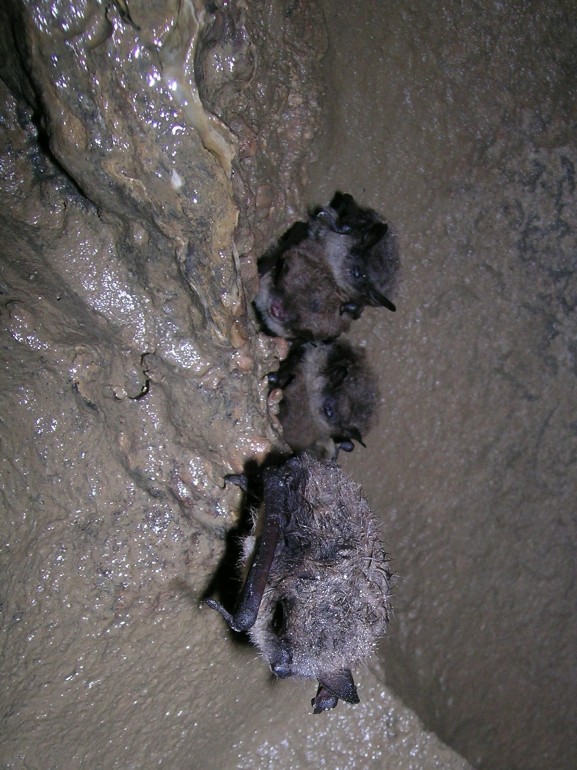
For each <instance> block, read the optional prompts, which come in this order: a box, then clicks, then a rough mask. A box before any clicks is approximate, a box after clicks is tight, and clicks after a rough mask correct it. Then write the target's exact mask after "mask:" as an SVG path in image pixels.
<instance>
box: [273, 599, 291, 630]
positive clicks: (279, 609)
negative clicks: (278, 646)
mask: <svg viewBox="0 0 577 770" xmlns="http://www.w3.org/2000/svg"><path fill="white" fill-rule="evenodd" d="M286 622H287V618H286V608H285V606H284V603H283V601H282V600H279V601H278V602H277V603H276V604H275V607H274V610H273V613H272V621H271V627H272V630H273V632H274V633H275V634H276V636H282V634H284V632H285V631H286Z"/></svg>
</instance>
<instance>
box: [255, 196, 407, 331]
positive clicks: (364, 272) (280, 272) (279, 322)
mask: <svg viewBox="0 0 577 770" xmlns="http://www.w3.org/2000/svg"><path fill="white" fill-rule="evenodd" d="M398 269H399V256H398V250H397V243H396V238H395V237H394V235H393V233H392V232H391V231H390V229H389V227H388V225H387V223H386V222H385V221H384V220H383V219H382V218H381V217H380V216H379V215H378V214H377V213H376V212H375V211H373V210H372V209H369V208H362V207H360V206H358V204H357V203H356V202H355V200H354V198H353V197H352V196H351V195H348V194H343V193H339V192H338V193H336V194H335V195H334V197H333V199H332V201H331V203H330V205H329V206H326V207H324V208H320V209H318V210H317V211H316V212H315V213H314V214H312V215H311V216H310V217H309V219H308V222H297V223H296V224H295V225H293V227H292V228H290V230H289V231H288V232H287V233H286V234H285V237H284V238H282V239H281V240H280V241H279V243H278V244H277V246H276V247H275V248H274V249H273V250H272V251H271V252H269V253H268V254H267V255H265V256H264V257H263V258H261V260H259V273H260V284H259V291H258V294H257V296H256V297H255V299H254V306H255V308H256V310H257V313H258V314H259V316H260V318H261V320H262V322H263V324H264V326H265V327H266V329H267V330H268V331H269V332H271V333H272V334H276V335H278V336H280V337H286V338H288V339H300V340H331V339H334V338H335V337H337V336H338V335H339V334H342V333H343V332H346V331H347V330H348V328H349V326H350V324H351V322H352V321H353V320H354V319H357V318H359V317H360V315H361V313H362V311H363V307H364V306H365V305H373V306H380V307H386V308H388V309H389V310H395V306H394V304H393V303H392V301H391V300H390V296H391V294H392V293H393V291H394V289H395V284H396V279H397V273H398Z"/></svg>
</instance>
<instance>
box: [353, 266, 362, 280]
mask: <svg viewBox="0 0 577 770" xmlns="http://www.w3.org/2000/svg"><path fill="white" fill-rule="evenodd" d="M351 275H352V276H353V278H356V279H357V280H358V279H359V278H362V276H363V271H362V270H361V268H360V267H359V266H358V265H355V266H354V267H352V268H351Z"/></svg>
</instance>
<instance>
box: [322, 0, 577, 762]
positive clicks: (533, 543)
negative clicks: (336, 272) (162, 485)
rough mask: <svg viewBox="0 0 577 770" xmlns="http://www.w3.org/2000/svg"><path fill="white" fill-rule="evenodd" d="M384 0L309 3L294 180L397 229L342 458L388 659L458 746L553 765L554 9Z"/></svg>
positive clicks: (559, 249) (568, 390) (560, 562)
mask: <svg viewBox="0 0 577 770" xmlns="http://www.w3.org/2000/svg"><path fill="white" fill-rule="evenodd" d="M384 5H385V6H386V9H387V12H386V13H384V10H383V4H381V3H377V2H373V1H371V0H369V1H367V2H354V3H352V4H349V5H348V6H347V9H346V11H345V10H344V9H343V8H342V7H341V6H340V5H339V4H337V3H336V2H333V1H332V0H326V2H324V7H325V11H326V18H327V22H328V27H329V41H330V48H329V55H328V57H327V62H326V66H327V82H328V90H329V93H335V92H336V88H337V84H338V98H335V99H334V101H333V102H332V103H331V104H330V105H329V106H327V111H326V115H325V118H326V119H325V125H326V129H325V132H324V134H323V135H322V140H321V141H320V142H319V147H320V150H321V154H320V159H319V163H318V164H317V166H316V167H315V170H314V171H313V172H312V174H311V185H310V198H311V199H314V200H321V201H322V200H326V199H327V197H329V196H330V195H331V194H332V192H333V190H334V188H335V186H336V185H338V186H340V187H342V188H343V189H346V190H347V191H349V192H351V193H352V194H353V195H354V196H355V197H356V198H358V200H359V201H360V202H361V203H366V204H368V205H371V206H373V207H374V208H375V209H376V210H378V211H380V212H382V213H383V215H384V216H385V217H387V218H390V220H391V222H392V223H394V224H395V226H396V228H397V231H398V233H399V237H400V249H401V259H402V265H403V279H402V284H401V289H400V292H399V296H398V298H397V313H396V315H394V316H393V315H391V314H381V313H379V312H378V311H375V310H371V309H367V310H366V311H365V313H364V316H363V319H362V320H361V321H360V322H359V324H358V325H355V326H354V327H353V330H352V335H351V336H352V337H353V339H354V341H355V342H357V343H358V342H362V341H364V342H365V343H366V345H367V349H368V351H369V355H370V357H371V360H372V361H373V362H374V364H375V366H376V367H377V369H378V374H379V379H380V388H381V392H382V405H381V412H380V424H379V428H378V429H377V430H375V431H373V432H372V433H370V434H369V435H368V436H367V444H368V449H367V451H365V452H361V451H355V452H354V453H353V454H352V455H351V456H347V457H343V458H342V463H343V465H344V466H345V468H346V469H347V470H349V471H350V472H351V474H352V475H353V476H354V477H355V478H356V479H357V480H358V481H359V482H360V483H362V485H363V488H364V491H365V493H366V494H367V496H368V499H369V502H370V503H371V505H372V506H373V507H376V506H378V507H380V509H381V510H383V511H384V512H385V516H386V520H387V529H386V533H385V542H386V547H387V550H388V551H390V553H391V554H392V555H393V563H392V566H393V569H396V570H397V572H398V573H399V583H398V587H397V590H396V598H395V601H394V606H395V617H394V619H393V626H392V627H393V628H395V631H394V633H392V634H391V635H389V637H388V638H387V639H386V640H385V643H384V645H383V658H382V659H383V662H384V666H385V669H386V681H387V684H389V685H391V686H392V687H393V690H394V691H395V692H396V693H398V694H400V695H401V697H402V698H403V700H404V701H405V703H407V704H408V705H410V706H411V707H412V708H415V709H416V711H417V713H418V714H419V715H420V716H421V717H422V718H423V719H424V720H425V724H426V725H427V727H428V728H429V729H433V730H435V731H436V732H437V734H439V735H440V737H441V738H442V739H443V740H445V741H446V742H447V743H448V744H449V745H451V746H452V747H453V748H455V749H456V750H458V751H459V752H461V754H463V755H464V756H465V757H466V758H467V759H468V760H469V761H470V762H471V763H472V764H473V765H474V766H477V767H481V768H491V769H495V770H496V769H504V768H507V770H510V769H511V768H517V769H518V770H537V768H544V767H548V768H549V767H551V768H556V770H570V768H572V767H574V766H575V763H576V761H577V732H576V731H575V724H577V654H576V649H577V648H576V645H575V639H577V614H576V612H575V607H576V606H577V604H576V603H577V559H576V558H575V552H576V545H575V544H576V542H577V506H576V504H575V500H576V498H577V425H576V419H575V417H576V414H577V346H576V342H575V341H576V339H577V315H576V307H577V272H576V266H577V262H576V258H577V207H576V206H575V195H576V190H575V185H576V178H575V171H576V168H577V145H576V141H575V139H576V136H577V111H576V104H577V98H576V97H577V54H576V52H577V32H576V28H575V24H574V20H573V15H574V13H573V12H574V10H575V8H574V5H572V4H567V3H563V2H554V3H547V4H546V3H542V2H529V3H525V4H523V6H522V7H520V6H516V7H515V8H514V9H513V7H512V6H507V7H506V6H504V5H502V4H499V3H493V2H480V3H470V4H465V5H463V4H459V3H452V2H450V3H444V4H443V7H442V8H438V7H433V6H427V5H425V4H424V3H417V4H415V3H408V2H401V3H396V4H392V3H386V4H384ZM571 8H572V9H573V11H571ZM379 14H381V17H382V18H383V23H382V24H381V25H377V24H375V19H376V18H377V17H378V16H379ZM572 14H573V15H572ZM384 16H386V21H385V20H384ZM367 62H370V66H368V65H367ZM345 73H346V74H345ZM331 77H332V78H333V81H332V86H331Z"/></svg>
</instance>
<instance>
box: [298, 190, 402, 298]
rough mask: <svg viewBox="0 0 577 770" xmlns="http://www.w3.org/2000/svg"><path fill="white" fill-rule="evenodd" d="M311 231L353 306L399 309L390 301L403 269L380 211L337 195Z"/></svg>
mask: <svg viewBox="0 0 577 770" xmlns="http://www.w3.org/2000/svg"><path fill="white" fill-rule="evenodd" d="M309 231H310V233H311V237H313V238H315V239H316V240H317V241H318V242H319V243H322V245H323V247H324V250H325V255H326V258H327V260H328V262H329V264H330V266H331V269H332V271H333V275H334V278H335V281H336V283H337V284H338V286H339V287H340V288H341V289H342V290H343V291H344V293H345V294H346V296H347V297H348V299H349V301H350V302H353V303H357V304H358V305H360V306H363V305H373V306H376V307H379V306H382V307H386V308H388V309H389V310H392V311H394V310H395V309H396V308H395V305H394V304H393V303H392V301H391V299H390V298H391V296H392V295H393V294H394V291H395V288H396V282H397V276H398V271H399V265H400V260H399V252H398V246H397V239H396V237H395V235H394V233H393V232H392V230H391V229H390V227H389V225H388V224H387V223H386V222H385V221H384V220H383V219H382V217H380V216H379V215H378V214H377V213H376V211H373V210H372V209H369V208H362V207H360V206H358V204H357V203H356V201H355V199H354V198H353V196H352V195H349V194H347V193H340V192H337V193H336V194H335V195H334V197H333V199H332V200H331V202H330V204H329V206H327V207H325V208H321V209H319V210H318V211H317V212H316V214H315V215H313V217H312V218H311V222H310V225H309Z"/></svg>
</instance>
